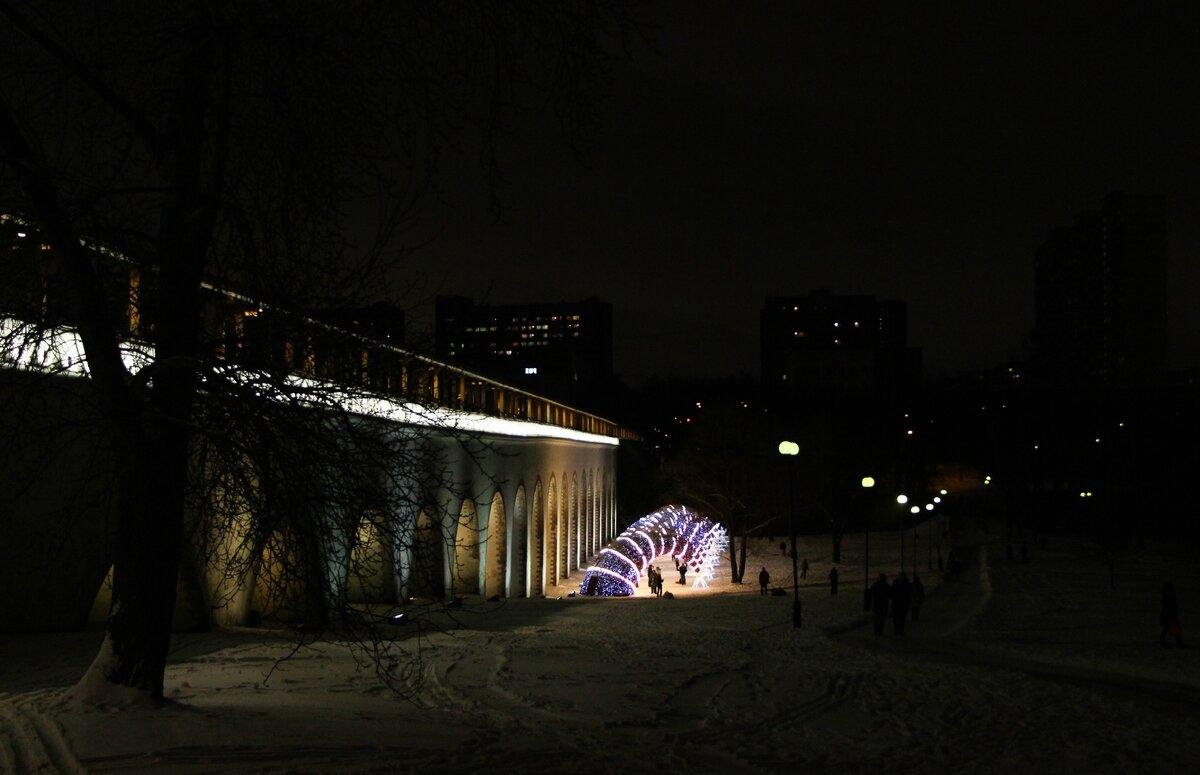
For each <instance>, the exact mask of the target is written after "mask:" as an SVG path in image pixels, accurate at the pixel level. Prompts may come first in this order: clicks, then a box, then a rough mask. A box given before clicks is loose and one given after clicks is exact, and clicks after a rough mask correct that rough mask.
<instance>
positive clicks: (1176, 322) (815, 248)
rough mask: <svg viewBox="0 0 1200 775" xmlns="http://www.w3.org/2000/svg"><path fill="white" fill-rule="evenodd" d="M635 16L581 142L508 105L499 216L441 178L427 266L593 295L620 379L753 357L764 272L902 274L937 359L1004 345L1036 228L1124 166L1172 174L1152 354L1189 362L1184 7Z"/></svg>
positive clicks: (894, 284)
mask: <svg viewBox="0 0 1200 775" xmlns="http://www.w3.org/2000/svg"><path fill="white" fill-rule="evenodd" d="M1085 8H1086V10H1084V9H1085ZM643 17H644V18H645V19H647V20H648V21H649V22H650V23H651V24H653V25H654V26H655V27H656V28H657V30H656V32H655V37H656V38H657V40H656V41H655V43H654V45H653V48H652V49H651V48H647V47H635V48H634V50H633V56H632V59H631V60H629V61H625V62H621V63H620V64H618V66H617V67H616V68H615V70H614V73H613V79H612V81H611V83H610V84H609V86H608V91H609V94H608V95H606V96H605V97H603V98H602V101H601V102H600V105H599V107H600V110H601V111H602V113H603V121H604V123H603V126H602V127H601V128H600V130H599V131H598V132H597V133H596V135H595V136H594V137H593V138H592V142H591V144H590V147H589V148H588V150H587V156H586V159H585V160H584V163H583V164H580V163H579V162H577V161H576V160H575V159H574V158H573V157H572V155H571V154H570V152H569V151H568V149H567V148H566V147H565V145H564V144H563V143H561V142H559V141H558V139H557V137H556V134H555V129H554V126H553V122H552V121H551V120H548V119H546V120H541V119H532V118H530V119H528V121H529V122H530V123H532V124H533V125H534V126H533V127H532V128H533V130H534V131H533V132H532V133H531V135H532V136H531V137H528V138H526V137H521V136H520V135H521V134H522V132H523V131H524V129H526V128H528V127H522V128H521V129H522V132H515V133H514V137H513V138H510V139H509V140H508V141H507V144H506V150H505V154H504V165H505V174H506V176H507V184H506V185H505V187H504V188H503V189H502V192H501V193H502V196H503V198H504V201H505V202H506V203H507V205H508V208H509V209H508V212H507V213H506V215H505V220H504V221H503V222H501V221H497V220H496V218H495V217H494V216H493V215H492V214H490V213H489V211H488V209H487V206H486V204H487V203H486V198H485V197H484V196H483V192H482V189H481V187H473V186H466V185H461V184H459V185H455V184H451V185H449V186H448V187H447V193H448V199H449V202H450V204H451V207H450V209H449V210H448V211H446V212H445V213H444V214H442V215H439V216H437V217H436V219H434V218H432V217H431V218H429V219H428V220H427V221H426V222H425V223H424V224H423V227H422V228H423V229H425V230H426V231H427V232H428V233H429V234H430V235H431V238H432V240H433V241H432V242H431V244H429V245H428V246H427V247H425V248H423V249H422V250H421V251H419V253H418V254H417V256H416V259H415V261H416V268H417V269H419V270H420V271H422V272H425V273H427V274H428V276H429V277H430V279H431V280H432V283H433V288H434V290H441V291H442V292H460V293H465V294H467V295H473V296H476V297H479V298H486V299H487V300H489V301H491V302H494V303H506V302H527V301H542V300H548V301H554V300H560V299H562V300H567V299H578V298H582V297H585V296H588V295H595V296H599V297H600V298H603V299H606V300H609V301H611V302H612V303H613V306H614V316H615V342H616V351H615V360H616V364H615V365H616V369H617V371H618V372H620V373H621V374H622V375H623V376H624V377H625V378H626V379H627V380H629V381H631V382H633V383H635V384H636V383H638V382H640V381H642V380H644V379H645V378H647V377H649V376H653V375H666V374H674V375H683V376H720V375H726V374H736V373H738V372H742V371H745V372H749V373H751V374H755V375H757V371H758V313H759V309H760V307H761V305H762V301H763V298H764V297H765V296H767V295H769V294H792V293H806V292H807V291H808V290H809V289H811V288H816V287H824V288H829V289H831V290H834V291H835V292H843V293H871V294H875V295H877V296H881V297H887V298H900V299H904V300H906V301H907V302H908V304H909V335H910V343H911V344H913V345H916V346H920V347H923V348H924V350H925V364H926V372H927V376H928V377H937V376H940V375H943V374H951V373H954V372H955V371H956V370H958V369H965V368H978V367H985V366H988V365H992V364H995V363H996V362H997V361H1000V360H1002V359H1006V358H1011V357H1019V356H1020V355H1021V353H1022V350H1021V346H1022V341H1023V340H1024V339H1026V338H1027V336H1028V333H1029V330H1030V328H1031V327H1032V323H1033V251H1034V248H1035V247H1036V245H1037V244H1038V242H1039V241H1040V240H1041V239H1043V238H1044V237H1045V235H1046V233H1047V232H1048V231H1049V230H1050V229H1051V228H1053V227H1055V226H1059V225H1066V224H1069V223H1070V221H1071V218H1072V217H1073V215H1074V214H1075V213H1076V212H1077V211H1079V210H1082V209H1086V208H1089V207H1094V206H1097V205H1098V204H1099V200H1100V198H1101V197H1102V196H1103V195H1104V194H1105V193H1107V192H1108V191H1110V190H1114V189H1124V190H1126V191H1130V192H1134V193H1161V194H1166V195H1168V196H1169V197H1170V198H1171V200H1172V216H1171V217H1172V225H1171V229H1172V232H1171V246H1170V247H1171V278H1170V280H1171V307H1170V310H1169V312H1170V315H1171V322H1170V336H1171V341H1170V343H1169V354H1170V357H1171V361H1172V365H1174V366H1176V367H1183V366H1194V365H1197V364H1198V363H1200V341H1198V339H1200V337H1198V336H1197V333H1196V332H1197V331H1200V305H1198V304H1196V302H1195V299H1196V298H1197V295H1198V293H1200V271H1198V270H1197V267H1196V260H1195V259H1196V256H1197V253H1198V250H1200V227H1198V224H1200V191H1198V189H1197V185H1198V181H1200V144H1198V140H1200V108H1198V105H1197V100H1196V94H1197V93H1196V91H1195V89H1194V85H1193V83H1192V81H1193V79H1194V78H1195V77H1196V76H1197V75H1198V74H1200V73H1198V71H1200V64H1198V63H1200V42H1198V41H1200V35H1198V33H1200V24H1198V23H1197V13H1196V12H1195V11H1193V10H1188V9H1187V8H1186V7H1185V5H1183V4H1180V6H1178V7H1177V8H1168V7H1167V6H1157V5H1155V6H1153V8H1149V9H1147V8H1142V7H1140V6H1134V5H1131V6H1129V7H1126V8H1123V9H1120V10H1108V11H1097V10H1095V8H1094V7H1093V6H1092V5H1091V4H1089V5H1087V6H1081V9H1079V10H1073V9H1066V8H1060V9H1050V8H1044V7H1041V6H1031V7H1030V8H1027V9H1023V10H1005V11H1004V12H1001V11H1000V10H997V9H995V8H993V7H992V6H991V5H990V4H982V3H970V4H960V5H959V7H957V8H955V9H951V10H946V9H941V8H933V7H932V6H929V5H924V4H914V5H911V6H910V5H907V4H897V5H894V6H892V7H891V8H890V9H888V10H884V11H880V12H877V13H874V14H868V13H864V11H863V8H862V7H861V6H855V7H854V8H851V7H850V6H848V5H846V4H842V3H812V4H805V3H795V2H787V3H744V4H743V3H695V2H680V3H660V4H655V5H654V6H653V7H650V8H647V9H645V10H644V11H643ZM531 115H532V114H531ZM464 156H465V154H464ZM463 166H464V168H465V167H466V166H469V165H468V164H466V162H463ZM464 177H470V176H468V175H464ZM414 322H415V323H416V326H415V327H418V328H419V327H420V326H421V325H422V322H421V321H420V320H417V321H414Z"/></svg>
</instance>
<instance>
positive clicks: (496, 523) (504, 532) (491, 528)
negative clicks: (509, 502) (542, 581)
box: [483, 490, 508, 597]
mask: <svg viewBox="0 0 1200 775" xmlns="http://www.w3.org/2000/svg"><path fill="white" fill-rule="evenodd" d="M507 543H508V529H507V524H506V520H505V516H504V496H502V495H501V494H500V492H499V491H498V490H497V491H496V494H495V495H493V496H492V505H491V506H490V507H488V529H487V555H486V556H487V559H486V560H485V562H484V569H483V594H484V595H485V596H487V597H491V596H492V595H503V594H504V572H505V564H506V563H505V560H506V557H505V555H506V554H507V551H506V544H507Z"/></svg>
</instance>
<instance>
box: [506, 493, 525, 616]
mask: <svg viewBox="0 0 1200 775" xmlns="http://www.w3.org/2000/svg"><path fill="white" fill-rule="evenodd" d="M512 519H513V525H512V529H511V530H510V531H509V532H510V534H511V535H512V543H511V546H512V559H511V560H510V562H511V564H512V565H511V571H510V572H509V574H508V583H509V593H508V594H509V596H510V597H525V596H526V595H528V594H529V541H528V539H527V537H526V536H527V534H528V531H529V510H528V509H527V508H526V505H525V485H523V484H520V485H517V494H516V496H515V497H514V498H513V517H512Z"/></svg>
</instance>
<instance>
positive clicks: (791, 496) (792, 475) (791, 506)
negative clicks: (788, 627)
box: [779, 441, 800, 629]
mask: <svg viewBox="0 0 1200 775" xmlns="http://www.w3.org/2000/svg"><path fill="white" fill-rule="evenodd" d="M779 454H781V455H783V456H784V457H786V458H787V459H788V460H789V461H790V463H789V465H788V530H789V531H790V532H791V534H792V627H794V628H796V629H800V572H799V570H798V569H797V567H796V456H797V455H799V454H800V445H799V444H797V443H796V442H794V441H781V442H779Z"/></svg>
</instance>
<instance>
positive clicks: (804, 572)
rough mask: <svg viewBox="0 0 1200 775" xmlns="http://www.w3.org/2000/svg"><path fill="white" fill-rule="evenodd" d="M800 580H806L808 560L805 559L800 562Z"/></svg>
mask: <svg viewBox="0 0 1200 775" xmlns="http://www.w3.org/2000/svg"><path fill="white" fill-rule="evenodd" d="M800 578H802V579H806V578H808V558H807V557H805V558H804V559H803V560H801V561H800Z"/></svg>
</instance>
